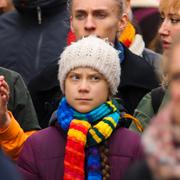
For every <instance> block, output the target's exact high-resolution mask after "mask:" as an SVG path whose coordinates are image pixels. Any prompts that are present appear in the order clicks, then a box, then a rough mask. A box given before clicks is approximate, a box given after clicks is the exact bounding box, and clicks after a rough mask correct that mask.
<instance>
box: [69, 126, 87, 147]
mask: <svg viewBox="0 0 180 180" xmlns="http://www.w3.org/2000/svg"><path fill="white" fill-rule="evenodd" d="M68 138H73V139H74V140H76V141H78V142H79V141H81V142H82V143H83V144H86V135H84V133H82V132H81V131H78V130H75V129H69V131H68Z"/></svg>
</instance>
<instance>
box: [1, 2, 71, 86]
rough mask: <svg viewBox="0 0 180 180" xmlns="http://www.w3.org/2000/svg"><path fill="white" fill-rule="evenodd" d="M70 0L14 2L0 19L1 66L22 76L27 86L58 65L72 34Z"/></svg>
mask: <svg viewBox="0 0 180 180" xmlns="http://www.w3.org/2000/svg"><path fill="white" fill-rule="evenodd" d="M66 1H67V0H38V1H37V0H28V1H24V0H14V5H15V7H16V10H15V11H13V12H10V13H6V14H3V15H1V16H0V50H1V53H0V66H2V67H5V68H9V69H12V70H15V71H17V72H19V73H20V74H21V75H22V77H23V78H24V80H25V82H26V84H27V83H28V82H29V81H30V79H31V78H33V77H34V76H36V75H37V73H39V72H40V71H41V70H42V69H44V68H45V67H46V66H47V65H49V64H50V63H52V62H56V61H57V58H58V57H59V55H60V53H61V51H62V50H63V48H64V47H65V46H66V39H67V33H68V31H69V24H68V21H69V20H68V18H69V15H68V13H67V10H66Z"/></svg>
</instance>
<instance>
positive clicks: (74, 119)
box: [57, 98, 120, 180]
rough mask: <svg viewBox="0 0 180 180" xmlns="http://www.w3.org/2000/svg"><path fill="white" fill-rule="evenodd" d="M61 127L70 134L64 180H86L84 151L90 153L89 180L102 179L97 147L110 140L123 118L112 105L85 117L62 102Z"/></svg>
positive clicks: (100, 108) (108, 103)
mask: <svg viewBox="0 0 180 180" xmlns="http://www.w3.org/2000/svg"><path fill="white" fill-rule="evenodd" d="M57 119H58V123H59V125H60V126H61V127H62V129H64V130H65V131H67V143H66V148H65V159H64V179H65V180H70V179H71V180H72V179H77V180H84V179H85V170H84V164H85V147H88V153H87V156H88V157H87V167H86V170H87V174H86V175H87V179H89V180H90V179H97V180H101V179H102V174H101V166H100V155H99V152H98V149H97V146H96V145H97V144H99V143H102V142H103V141H105V140H106V139H108V138H109V137H110V135H111V134H112V132H113V130H114V129H115V128H116V126H117V124H118V122H119V120H120V114H119V112H118V111H117V108H116V106H115V105H114V104H113V103H112V101H107V102H106V103H104V104H102V105H100V106H99V107H97V108H95V109H94V110H93V111H91V112H89V113H86V114H82V113H79V112H77V111H76V110H74V109H73V108H72V107H70V106H69V105H68V104H67V101H66V98H63V99H62V100H61V102H60V105H59V107H58V110H57Z"/></svg>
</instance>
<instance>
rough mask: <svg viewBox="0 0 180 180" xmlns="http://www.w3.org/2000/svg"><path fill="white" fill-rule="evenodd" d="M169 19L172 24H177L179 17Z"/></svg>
mask: <svg viewBox="0 0 180 180" xmlns="http://www.w3.org/2000/svg"><path fill="white" fill-rule="evenodd" d="M170 21H171V23H172V24H177V23H179V22H180V19H179V18H170Z"/></svg>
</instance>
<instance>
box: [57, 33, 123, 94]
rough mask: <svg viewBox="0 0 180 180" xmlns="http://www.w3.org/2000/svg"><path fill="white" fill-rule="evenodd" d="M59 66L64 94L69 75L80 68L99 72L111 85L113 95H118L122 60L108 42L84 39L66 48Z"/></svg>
mask: <svg viewBox="0 0 180 180" xmlns="http://www.w3.org/2000/svg"><path fill="white" fill-rule="evenodd" d="M58 64H59V72H58V79H59V81H60V87H61V91H62V92H63V93H64V82H65V78H66V76H67V74H68V73H69V72H70V71H71V70H72V69H75V68H78V67H90V68H92V69H95V70H97V71H98V72H100V73H101V74H102V75H104V77H105V78H106V80H107V82H108V83H109V87H110V91H111V94H112V95H115V94H116V93H117V88H118V86H119V83H120V73H121V72H120V71H121V69H120V59H119V55H118V51H117V50H116V49H115V48H114V47H113V46H111V45H110V44H109V42H107V40H104V39H100V38H98V37H95V36H88V37H84V38H82V39H80V40H78V41H77V42H74V43H72V44H71V45H70V46H67V47H66V48H65V50H64V51H63V52H62V54H61V56H60V60H59V62H58Z"/></svg>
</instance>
